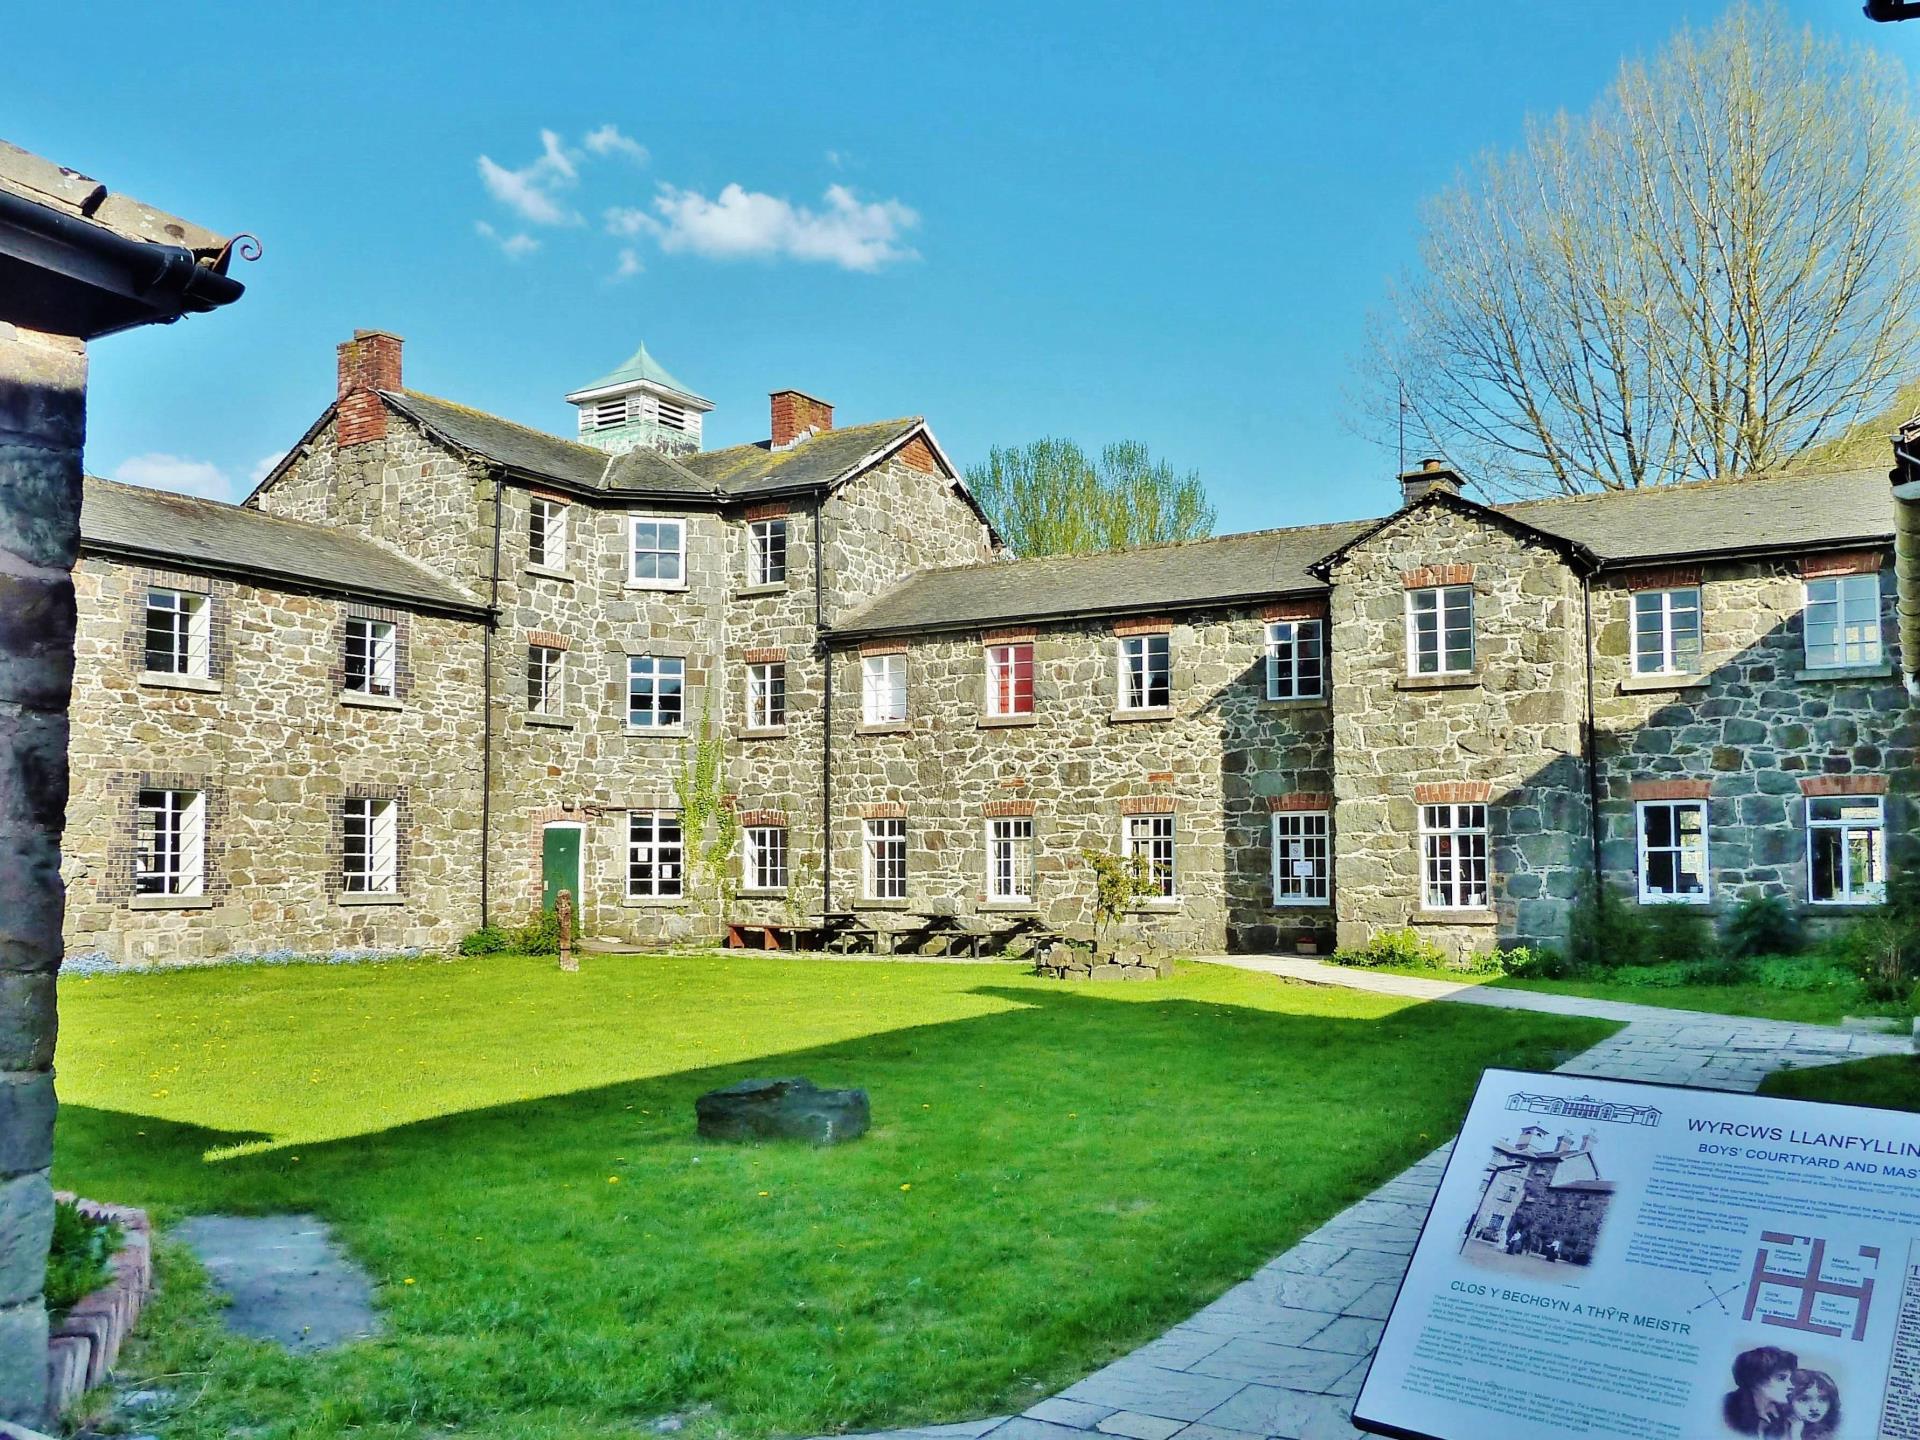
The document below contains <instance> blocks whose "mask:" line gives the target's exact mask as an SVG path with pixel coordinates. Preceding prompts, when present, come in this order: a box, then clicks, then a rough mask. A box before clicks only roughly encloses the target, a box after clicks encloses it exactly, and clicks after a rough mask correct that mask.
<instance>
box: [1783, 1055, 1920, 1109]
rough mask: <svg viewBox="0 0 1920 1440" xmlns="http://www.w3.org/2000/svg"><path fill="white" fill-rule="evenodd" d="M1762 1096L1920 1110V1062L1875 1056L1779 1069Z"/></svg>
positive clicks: (1910, 1059)
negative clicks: (1800, 1068) (1830, 1063)
mask: <svg viewBox="0 0 1920 1440" xmlns="http://www.w3.org/2000/svg"><path fill="white" fill-rule="evenodd" d="M1760 1093H1761V1094H1762V1095H1790V1096H1792V1097H1793V1098H1794V1099H1796V1100H1827V1101H1831V1102H1832V1103H1833V1104H1836V1105H1876V1106H1878V1107H1879V1108H1880V1109H1882V1110H1920V1059H1916V1058H1915V1057H1914V1056H1911V1055H1876V1056H1874V1057H1873V1058H1872V1059H1870V1060H1850V1061H1848V1062H1847V1063H1846V1064H1845V1065H1817V1066H1815V1067H1814V1068H1813V1069H1811V1070H1780V1071H1776V1072H1775V1073H1774V1074H1772V1075H1769V1076H1768V1077H1767V1078H1766V1080H1765V1081H1763V1082H1762V1083H1761V1086H1760Z"/></svg>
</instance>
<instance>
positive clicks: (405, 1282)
mask: <svg viewBox="0 0 1920 1440" xmlns="http://www.w3.org/2000/svg"><path fill="white" fill-rule="evenodd" d="M400 1283H401V1284H402V1285H411V1284H413V1277H412V1276H411V1275H409V1276H407V1278H406V1279H404V1280H402V1281H401V1282H400Z"/></svg>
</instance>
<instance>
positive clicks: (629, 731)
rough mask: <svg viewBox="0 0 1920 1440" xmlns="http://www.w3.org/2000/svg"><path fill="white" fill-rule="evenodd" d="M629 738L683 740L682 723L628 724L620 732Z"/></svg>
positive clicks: (685, 730)
mask: <svg viewBox="0 0 1920 1440" xmlns="http://www.w3.org/2000/svg"><path fill="white" fill-rule="evenodd" d="M621 733H622V734H624V735H625V736H626V737H627V738H628V739H629V740H684V739H686V738H687V727H686V726H684V725H629V726H627V727H626V728H625V729H624V730H623V731H622V732H621Z"/></svg>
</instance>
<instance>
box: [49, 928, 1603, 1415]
mask: <svg viewBox="0 0 1920 1440" xmlns="http://www.w3.org/2000/svg"><path fill="white" fill-rule="evenodd" d="M61 1008H62V1016H61V1020H62V1028H61V1037H60V1053H59V1072H60V1089H61V1097H62V1099H63V1101H64V1102H65V1104H64V1108H63V1109H62V1112H61V1118H60V1130H59V1138H58V1155H59V1160H58V1164H57V1167H56V1180H57V1181H58V1183H59V1184H61V1185H64V1186H70V1187H73V1188H75V1189H78V1190H79V1191H81V1192H82V1193H84V1194H87V1195H92V1196H97V1197H101V1198H105V1199H112V1200H118V1201H129V1202H134V1203H138V1204H144V1205H147V1206H150V1207H152V1208H153V1210H154V1211H155V1214H156V1217H157V1219H159V1220H160V1221H161V1222H162V1223H165V1222H166V1221H170V1220H173V1219H177V1218H178V1217H180V1216H182V1215H184V1214H187V1213H191V1212H195V1211H208V1210H221V1211H230V1212H234V1211H238V1212H245V1211H276V1210H312V1211H315V1212H317V1213H319V1214H321V1215H324V1216H325V1217H327V1218H328V1219H329V1220H331V1221H332V1222H333V1223H334V1224H335V1225H336V1226H337V1228H338V1232H339V1233H340V1235H341V1236H342V1237H343V1238H344V1239H345V1241H346V1243H347V1244H348V1246H349V1247H350V1248H351V1250H352V1251H353V1253H354V1254H355V1255H356V1256H357V1257H358V1258H359V1259H360V1260H361V1261H362V1262H363V1263H364V1264H365V1265H366V1266H367V1267H368V1268H369V1270H370V1271H371V1272H372V1274H373V1276H374V1279H375V1282H376V1284H377V1286H378V1287H379V1303H380V1305H381V1307H382V1309H383V1311H384V1316H385V1323H386V1325H387V1333H386V1336H385V1338H384V1339H382V1340H380V1341H378V1342H376V1343H371V1344H362V1345H356V1346H349V1347H346V1348H344V1349H342V1350H339V1351H336V1352H334V1353H332V1354H329V1355H325V1356H320V1357H313V1358H308V1359H301V1360H296V1359H293V1358H290V1357H288V1356H286V1355H284V1354H281V1353H279V1352H276V1351H272V1350H270V1349H268V1348H267V1347H264V1346H259V1345H254V1344H249V1343H244V1342H241V1341H238V1340H235V1339H232V1338H230V1337H228V1336H227V1335H226V1334H225V1333H224V1331H222V1330H221V1329H220V1328H219V1327H218V1326H217V1324H216V1323H215V1311H214V1308H213V1306H212V1304H211V1302H210V1300H209V1297H208V1295H207V1292H206V1291H205V1290H204V1289H203V1288H202V1287H201V1285H200V1283H199V1280H198V1277H197V1274H196V1272H195V1270H194V1267H193V1266H192V1264H191V1263H190V1261H188V1260H187V1259H186V1258H185V1257H184V1256H182V1255H181V1254H179V1253H178V1252H170V1253H169V1254H168V1255H167V1256H166V1257H165V1259H166V1263H165V1266H164V1272H163V1273H164V1282H165V1290H164V1293H163V1295H162V1297H161V1299H160V1300H159V1301H158V1302H157V1303H156V1305H155V1307H154V1309H152V1310H151V1311H149V1315H150V1316H151V1319H150V1320H148V1321H145V1322H143V1330H144V1331H146V1332H147V1335H148V1339H147V1340H146V1341H144V1342H143V1343H141V1344H140V1345H138V1346H137V1347H136V1348H135V1350H134V1352H133V1355H132V1359H131V1363H130V1367H128V1368H126V1369H125V1370H124V1371H123V1383H125V1382H126V1381H130V1382H132V1383H143V1382H144V1383H153V1384H157V1385H161V1386H164V1387H165V1388H167V1389H169V1390H171V1391H173V1392H174V1394H175V1395H176V1397H177V1399H176V1401H175V1404H174V1407H173V1413H171V1414H166V1415H162V1416H160V1417H158V1419H156V1420H143V1422H142V1423H143V1425H145V1426H147V1427H148V1428H153V1429H156V1430H158V1431H160V1433H163V1434H164V1435H166V1436H167V1437H168V1440H196V1437H213V1436H225V1435H227V1434H229V1433H232V1432H234V1431H235V1430H237V1429H238V1428H240V1427H246V1429H245V1433H246V1434H248V1435H249V1436H252V1437H254V1440H291V1437H319V1436H335V1435H344V1434H348V1433H351V1434H354V1435H356V1436H364V1437H399V1436H408V1437H425V1436H428V1435H435V1436H438V1435H443V1434H447V1433H458V1434H463V1435H473V1436H480V1435H485V1436H487V1437H490V1440H492V1437H554V1440H557V1437H562V1436H567V1437H573V1436H582V1437H591V1436H613V1435H622V1436H631V1435H632V1434H633V1433H634V1430H635V1427H636V1426H637V1425H642V1424H644V1423H645V1422H646V1421H647V1420H648V1419H649V1418H650V1417H655V1416H659V1415H662V1414H665V1413H670V1412H680V1411H688V1410H694V1409H695V1408H696V1407H702V1406H710V1407H711V1409H710V1410H708V1411H704V1412H701V1414H700V1418H696V1419H695V1420H694V1422H693V1423H692V1424H691V1425H690V1426H689V1433H690V1434H693V1433H697V1432H713V1433H716V1434H718V1433H724V1434H727V1435H729V1436H744V1437H757V1436H764V1435H772V1434H792V1435H809V1434H815V1433H819V1432H823V1431H828V1430H835V1429H859V1428H868V1427H873V1426H879V1425H887V1424H899V1423H909V1422H931V1421H940V1420H955V1419H960V1418H964V1417H968V1416H973V1415H979V1414H986V1413H989V1412H993V1411H997V1410H1005V1409H1009V1408H1013V1407H1017V1406H1020V1405H1022V1404H1025V1403H1030V1402H1031V1400H1032V1399H1033V1398H1035V1397H1037V1396H1038V1395H1040V1394H1041V1393H1043V1392H1046V1391H1049V1390H1051V1389H1053V1388H1054V1387H1057V1386H1059V1385H1062V1384H1065V1383H1067V1382H1070V1381H1071V1380H1073V1379H1075V1378H1077V1377H1078V1376H1079V1375H1081V1374H1082V1373H1084V1372H1086V1371H1087V1370H1089V1369H1090V1368H1092V1367H1094V1366H1096V1365H1098V1364H1100V1363H1103V1362H1104V1361H1106V1360H1107V1359H1109V1358H1111V1357H1112V1356H1114V1355H1115V1354H1118V1353H1120V1352H1123V1351H1125V1350H1126V1349H1128V1348H1130V1347H1132V1346H1134V1345H1136V1344H1138V1343H1140V1342H1142V1341H1144V1340H1146V1339H1148V1338H1150V1337H1151V1336H1152V1335H1154V1334H1155V1333H1157V1332H1158V1331H1159V1330H1160V1329H1162V1328H1163V1327H1164V1326H1166V1325H1168V1324H1171V1323H1173V1322H1174V1321H1176V1320H1178V1319H1180V1318H1182V1317H1183V1316H1185V1315H1186V1314H1187V1313H1188V1312H1190V1311H1191V1310H1192V1309H1193V1308H1195V1307H1196V1306H1198V1305H1200V1304H1202V1303H1204V1302H1205V1301H1207V1300H1208V1299H1210V1298H1212V1297H1213V1296H1215V1295H1217V1294H1218V1293H1219V1292H1220V1291H1222V1290H1223V1289H1225V1288H1226V1287H1227V1286H1229V1285H1230V1284H1232V1283H1233V1282H1235V1281H1236V1280H1237V1279H1239V1278H1241V1277H1243V1276H1245V1275H1246V1274H1247V1273H1249V1272H1250V1271H1251V1270H1252V1269H1254V1268H1255V1267H1257V1266H1258V1265H1259V1264H1261V1263H1262V1262H1264V1261H1265V1260H1266V1259H1268V1258H1269V1257H1270V1256H1272V1255H1273V1254H1274V1253H1276V1252H1277V1251H1279V1250H1281V1249H1283V1248H1285V1247H1286V1246H1287V1245H1289V1244H1291V1243H1292V1242H1293V1241H1295V1240H1296V1239H1298V1238H1299V1237H1300V1236H1301V1235H1302V1234H1303V1233H1304V1232H1306V1231H1307V1230H1308V1229H1310V1228H1311V1227H1313V1226H1314V1225H1316V1224H1317V1223H1319V1222H1320V1221H1321V1220H1323V1219H1325V1218H1326V1217H1328V1216H1329V1215H1331V1214H1333V1213H1334V1212H1335V1211H1336V1210H1338V1209H1339V1208H1341V1207H1342V1206H1344V1205H1346V1204H1347V1203H1348V1202H1350V1201H1351V1200H1353V1199H1355V1198H1356V1197H1358V1196H1359V1195H1361V1194H1363V1193H1364V1192H1365V1191H1367V1190H1368V1189H1369V1188H1371V1187H1372V1186H1374V1185H1376V1184H1378V1183H1379V1182H1381V1181H1383V1180H1385V1179H1386V1178H1387V1177H1389V1176H1390V1175H1392V1174H1394V1173H1395V1172H1397V1171H1398V1170H1399V1169H1401V1168H1402V1167H1404V1166H1405V1165H1407V1164H1408V1163H1410V1162H1411V1161H1413V1160H1415V1159H1416V1158H1418V1157H1419V1156H1421V1155H1423V1154H1425V1153H1426V1152H1427V1151H1428V1150H1430V1149H1431V1148H1432V1147H1433V1146H1435V1145H1436V1144H1438V1143H1439V1142H1440V1141H1441V1140H1442V1139H1444V1138H1445V1137H1446V1136H1447V1135H1449V1134H1450V1133H1452V1131H1453V1129H1454V1128H1455V1127H1456V1126H1457V1124H1458V1121H1459V1119H1460V1116H1461V1114H1462V1113H1463V1111H1464V1108H1465V1105H1466V1102H1467V1099H1468V1096H1469V1094H1470V1092H1471V1090H1472V1087H1473V1084H1474V1081H1475V1078H1476V1077H1477V1076H1478V1074H1479V1072H1480V1070H1481V1068H1482V1067H1484V1066H1488V1065H1514V1066H1522V1067H1540V1068H1544V1067H1550V1066H1552V1065H1554V1064H1557V1063H1558V1062H1559V1061H1561V1060H1562V1059H1564V1058H1566V1057H1568V1056H1569V1055H1571V1054H1573V1053H1575V1052H1577V1051H1579V1050H1581V1049H1583V1048H1585V1047H1586V1046H1588V1045H1591V1044H1593V1043H1595V1042H1596V1041H1598V1040H1599V1039H1601V1038H1602V1037H1604V1036H1605V1035H1606V1034H1608V1033H1609V1032H1610V1031H1611V1030H1612V1028H1613V1027H1611V1026H1609V1025H1605V1024H1602V1023H1598V1022H1592V1021H1576V1020H1565V1019H1560V1018H1556V1017H1548V1016H1539V1015H1529V1014H1506V1013H1501V1012H1493V1011H1487V1010H1481V1009H1471V1008H1467V1007H1463V1006H1457V1005H1426V1006H1405V1005H1403V1004H1398V1003H1396V1002H1391V1001H1387V1000H1384V999H1381V998H1377V997H1371V996H1366V995H1361V994H1356V993H1351V992H1343V991H1338V990H1330V989H1323V988H1317V987H1309V986H1292V985H1285V984H1281V983H1278V982H1276V981H1274V980H1272V979H1270V978H1267V977H1262V976H1257V975H1250V974H1246V973H1242V972H1238V971H1232V970H1225V969H1218V968H1210V967H1202V966H1187V967H1183V968H1182V970H1181V972H1180V974H1179V975H1178V976H1177V977H1176V978H1174V979H1173V980H1170V981H1166V982H1162V983H1159V984H1143V985H1122V986H1099V987H1088V986H1085V985H1081V986H1078V987H1072V988H1069V987H1066V986H1062V985H1060V984H1058V983H1051V982H1043V981H1040V980H1036V979H1034V978H1031V977H1029V976H1027V975H1025V974H1023V973H1021V972H1020V971H1018V970H1015V969H1013V968H1011V967H1007V966H989V965H913V964H876V963H853V962H806V961H782V960H776V959H754V958H745V957H731V956H729V957H722V956H683V957H674V958H653V957H622V958H599V957H594V956H589V957H587V958H586V960H585V970H584V972H583V973H581V974H579V975H573V976H567V975H562V974H560V973H559V972H558V971H557V970H555V968H554V967H553V964H552V962H551V961H543V960H526V959H519V958H489V959H484V960H464V961H452V962H440V961H405V962H394V963H390V964H381V965H363V966H349V967H321V966H290V967H284V968H259V967H256V968H237V967H236V968H218V969H203V970H193V971H181V972H177V973H171V974H155V975H138V976H120V977H107V978H94V979H76V980H73V981H68V982H64V983H63V984H62V986H61ZM797 1073H804V1074H806V1075H809V1076H811V1077H812V1078H813V1079H814V1080H816V1081H818V1082H820V1083H822V1084H858V1085H864V1086H866V1087H867V1088H868V1089H869V1090H870V1092H871V1094H872V1097H873V1113H874V1129H873V1132H872V1133H871V1135H869V1137H868V1138H867V1139H865V1140H863V1141H861V1142H859V1143H857V1144H854V1145H849V1146H846V1147H844V1148H837V1149H831V1150H824V1151H813V1150H809V1149H806V1148H794V1147H786V1146H778V1147H767V1146H759V1147H725V1146H718V1145H712V1144H706V1143H702V1142H700V1141H697V1140H696V1139H695V1138H694V1136H693V1133H692V1132H693V1125H692V1118H693V1117H692V1108H693V1099H694V1097H695V1096H696V1095H697V1094H699V1093H700V1092H701V1091H703V1090H706V1089H709V1088H711V1087H713V1086H716V1085H721V1084H725V1083H727V1082H729V1081H732V1080H737V1079H740V1078H742V1077H745V1076H748V1075H768V1074H773V1075H778V1074H797Z"/></svg>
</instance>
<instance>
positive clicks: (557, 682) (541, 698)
mask: <svg viewBox="0 0 1920 1440" xmlns="http://www.w3.org/2000/svg"><path fill="white" fill-rule="evenodd" d="M566 663H567V652H566V651H564V650H562V649H560V648H559V647H558V646H555V645H529V646H528V647H527V713H528V714H529V715H547V716H553V715H558V714H560V713H561V711H562V710H563V709H564V708H565V704H566V702H565V699H564V695H563V692H562V689H561V679H562V677H563V676H564V675H565V673H566V670H565V666H566Z"/></svg>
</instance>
